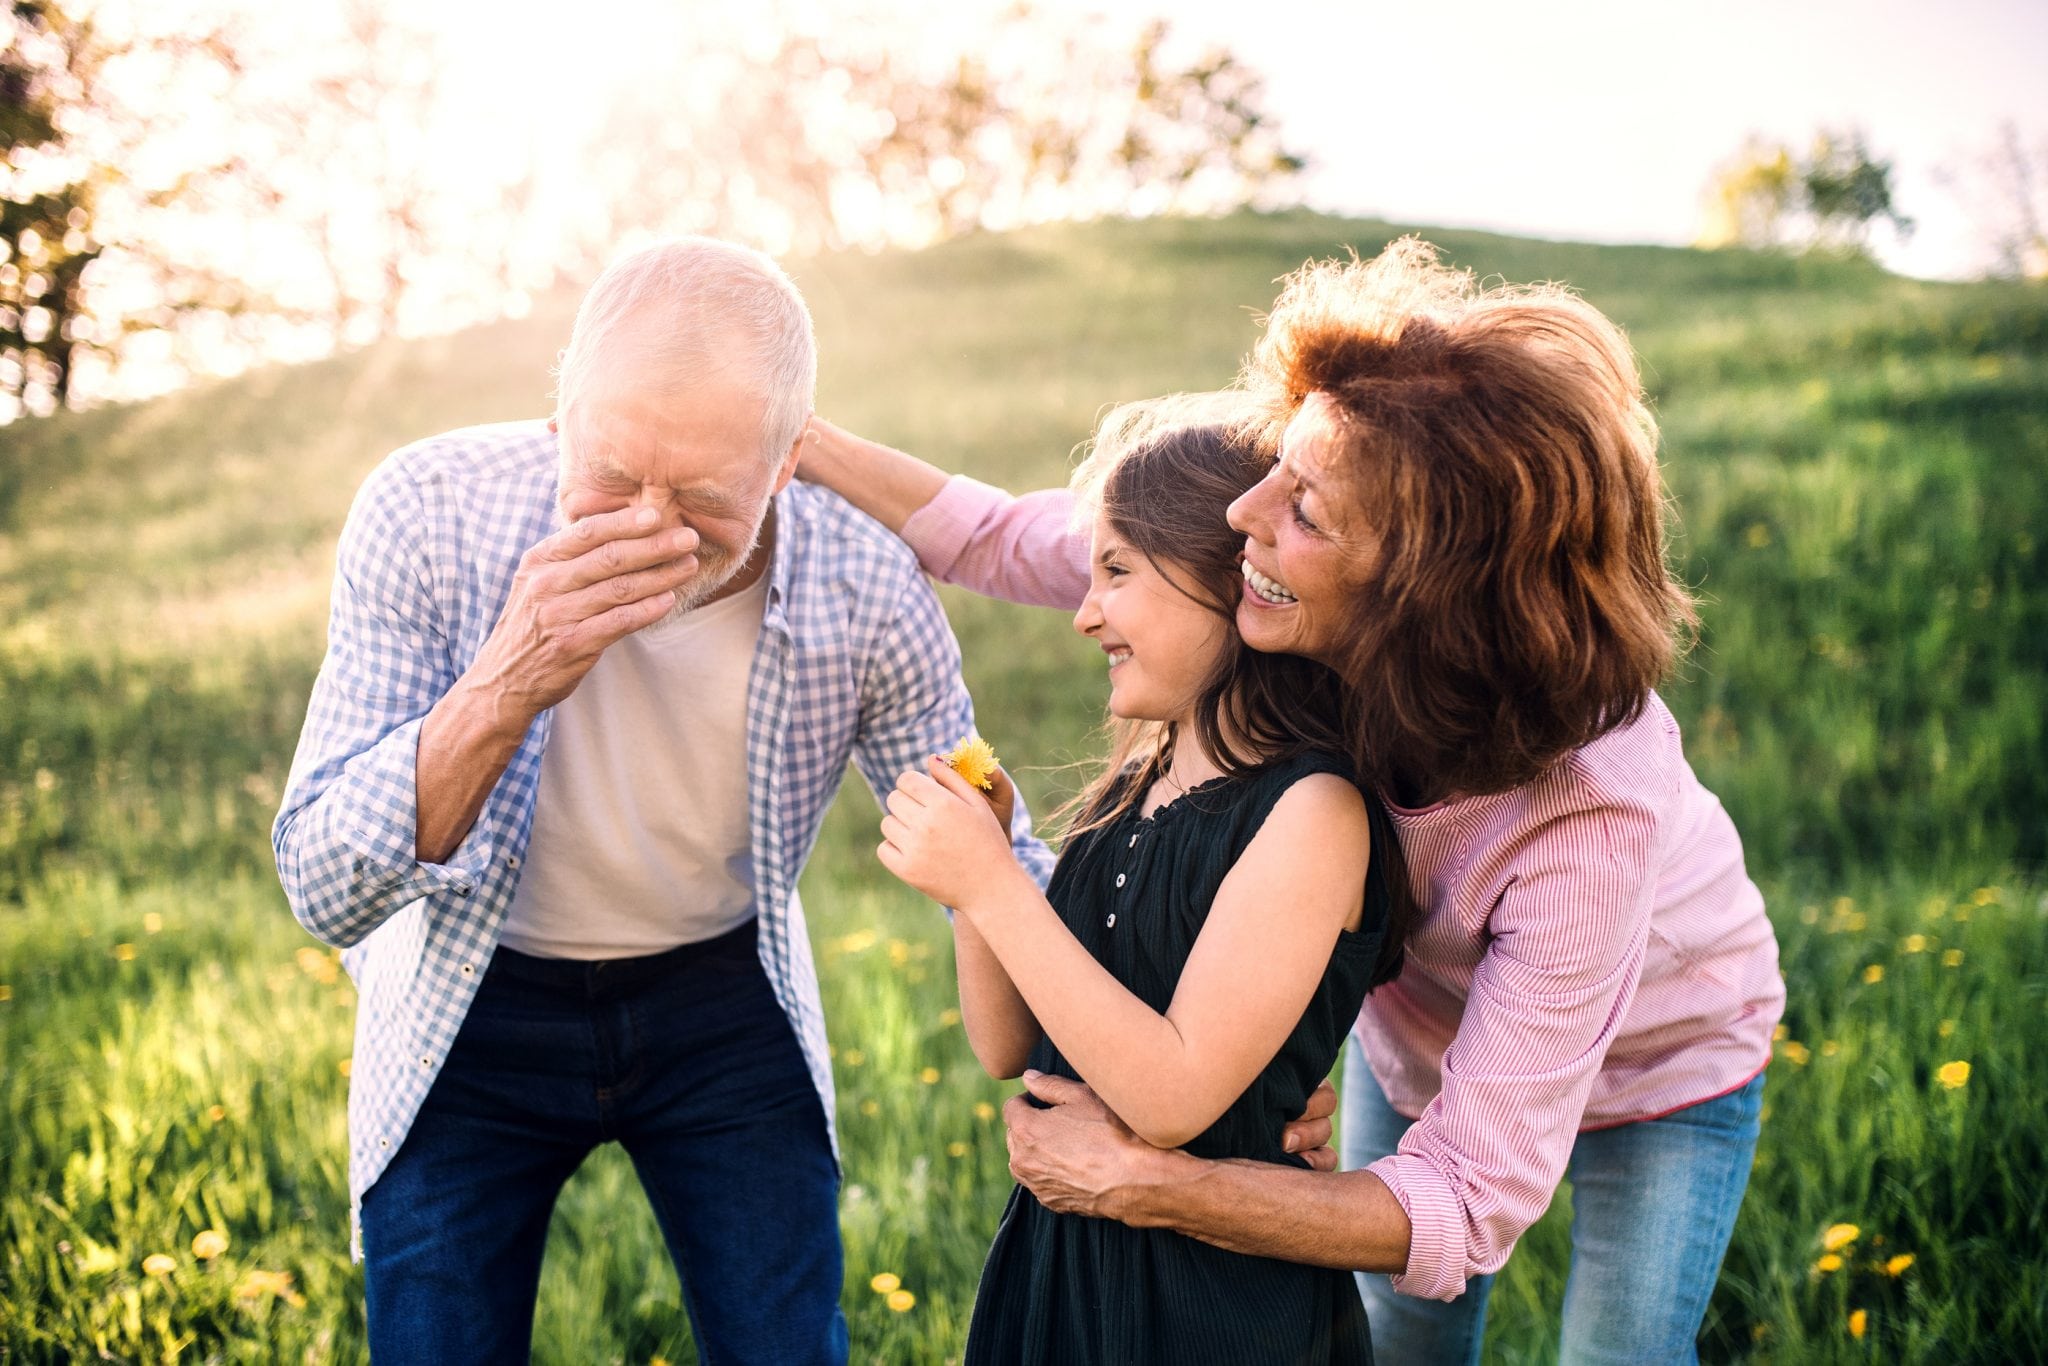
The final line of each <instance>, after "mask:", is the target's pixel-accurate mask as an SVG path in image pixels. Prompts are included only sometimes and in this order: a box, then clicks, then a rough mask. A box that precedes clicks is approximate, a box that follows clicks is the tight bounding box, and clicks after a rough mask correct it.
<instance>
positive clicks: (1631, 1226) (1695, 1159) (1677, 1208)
mask: <svg viewBox="0 0 2048 1366" xmlns="http://www.w3.org/2000/svg"><path fill="white" fill-rule="evenodd" d="M1763 1090H1764V1079H1763V1077H1762V1076H1758V1077H1757V1078H1756V1079H1755V1080H1754V1081H1752V1082H1750V1083H1749V1084H1748V1085H1746V1086H1744V1087H1742V1088H1740V1089H1739V1090H1736V1091H1732V1092H1730V1093H1729V1094H1727V1095H1725V1096H1719V1097H1716V1098H1715V1099H1713V1100H1708V1101H1702V1102H1701V1103H1699V1104H1698V1105H1691V1106H1687V1107H1686V1108H1685V1109H1683V1110H1679V1111H1677V1112H1675V1113H1673V1114H1669V1115H1665V1116H1664V1117H1663V1118H1661V1119H1649V1120H1642V1121H1640V1122H1638V1123H1635V1124H1624V1125H1621V1126H1620V1127H1618V1128H1613V1129H1601V1130H1599V1131H1597V1132H1594V1133H1590V1134H1580V1135H1579V1138H1578V1142H1576V1143H1575V1144H1573V1145H1572V1156H1571V1164H1570V1166H1569V1167H1568V1168H1567V1169H1566V1176H1567V1177H1568V1178H1569V1179H1570V1181H1571V1183H1572V1269H1571V1278H1570V1280H1569V1281H1568V1282H1567V1283H1566V1285H1565V1292H1564V1332H1563V1341H1562V1350H1561V1353H1560V1358H1559V1359H1560V1361H1561V1362H1562V1363H1563V1366H1582V1364H1584V1366H1591V1364H1592V1363H1606V1362H1614V1363H1617V1366H1620V1364H1621V1363H1627V1366H1651V1364H1652V1363H1666V1362H1675V1363H1690V1362H1696V1361H1698V1360H1699V1354H1698V1351H1697V1349H1696V1347H1695V1345H1694V1343H1695V1339H1697V1338H1698V1336H1699V1331H1700V1321H1701V1320H1702V1319H1704V1318H1705V1317H1706V1314H1707V1300H1708V1299H1709V1298H1710V1297H1711V1296H1712V1295H1713V1293H1714V1282H1715V1281H1716V1280H1717V1279H1718V1278H1719V1277H1720V1274H1721V1258H1722V1256H1723V1254H1725V1253H1726V1252H1727V1251H1728V1239H1729V1237H1730V1235H1732V1234H1733V1233H1734V1231H1735V1214H1736V1211H1737V1210H1739V1209H1740V1208H1741V1207H1742V1193H1743V1191H1744V1190H1746V1189H1747V1188H1748V1186H1749V1168H1750V1162H1751V1160H1752V1159H1753V1158H1754V1157H1755V1155H1756V1139H1757V1129H1758V1125H1759V1114H1760V1111H1761V1108H1762V1105H1763ZM1408 1124H1409V1121H1408V1120H1407V1119H1405V1118H1403V1117H1402V1116H1401V1114H1400V1113H1399V1112H1397V1111H1396V1110H1395V1109H1394V1107H1393V1106H1391V1105H1389V1104H1388V1103H1387V1098H1386V1095H1385V1093H1383V1092H1382V1091H1381V1090H1380V1088H1379V1083H1378V1082H1376V1081H1374V1080H1373V1075H1372V1069H1371V1068H1370V1067H1369V1066H1367V1065H1366V1061H1365V1058H1364V1055H1363V1054H1362V1053H1361V1052H1360V1050H1359V1047H1358V1041H1357V1040H1356V1039H1353V1040H1352V1041H1351V1043H1350V1045H1349V1049H1348V1053H1347V1055H1346V1058H1345V1063H1344V1114H1343V1131H1342V1132H1343V1139H1342V1144H1343V1147H1342V1152H1343V1159H1344V1167H1345V1169H1346V1170H1350V1169H1352V1168H1355V1167H1363V1166H1365V1165H1367V1164H1368V1163H1371V1162H1374V1161H1377V1160H1378V1159H1380V1158H1382V1157H1385V1156H1386V1155H1387V1154H1388V1153H1391V1152H1393V1151H1394V1149H1395V1148H1396V1147H1397V1146H1398V1145H1399V1144H1400V1142H1401V1135H1402V1134H1404V1133H1406V1132H1407V1130H1408ZM1358 1289H1359V1293H1360V1294H1362V1295H1363V1296H1364V1297H1365V1309H1366V1314H1367V1316H1368V1317H1369V1318H1370V1319H1371V1320H1372V1342H1373V1353H1374V1355H1375V1356H1377V1357H1378V1358H1379V1359H1380V1360H1381V1361H1384V1362H1388V1363H1399V1366H1411V1363H1412V1366H1438V1364H1439V1363H1441V1366H1467V1363H1470V1364H1471V1366H1477V1363H1478V1361H1479V1347H1480V1343H1481V1342H1482V1341H1483V1340H1484V1339H1485V1337H1486V1296H1487V1293H1488V1292H1489V1291H1490V1290H1492V1289H1493V1277H1491V1276H1474V1277H1472V1278H1471V1280H1469V1281H1468V1282H1467V1283H1466V1288H1465V1293H1464V1294H1462V1295H1460V1296H1459V1297H1458V1298H1457V1299H1455V1300H1451V1301H1449V1302H1445V1301H1443V1300H1425V1299H1417V1298H1415V1297H1414V1296H1412V1295H1397V1294H1395V1293H1394V1289H1393V1286H1392V1284H1391V1282H1390V1281H1389V1279H1388V1278H1387V1277H1385V1276H1380V1275H1368V1274H1365V1273H1360V1275H1359V1277H1358Z"/></svg>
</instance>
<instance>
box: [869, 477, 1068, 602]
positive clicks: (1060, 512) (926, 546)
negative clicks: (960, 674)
mask: <svg viewBox="0 0 2048 1366" xmlns="http://www.w3.org/2000/svg"><path fill="white" fill-rule="evenodd" d="M1073 517H1074V495H1073V494H1072V493H1071V492H1070V491H1068V490H1066V489H1041V490H1039V491H1038V492H1036V493H1026V494H1021V495H1019V494H1010V493H1006V492H1004V491H1003V490H1002V489H999V488H996V487H994V486H993V485H990V484H984V483H982V482H981V481H980V480H979V479H970V478H969V477H968V476H966V475H964V474H956V475H954V476H953V477H952V478H951V479H949V480H947V481H946V485H945V487H944V488H942V489H940V490H939V492H938V495H937V496H936V497H934V498H933V499H932V500H931V501H930V502H929V503H926V504H925V505H924V506H923V507H921V508H919V509H918V510H917V511H916V512H913V513H911V514H910V517H909V518H908V519H907V520H906V521H905V522H904V524H903V539H904V541H905V542H907V543H908V544H909V546H910V548H911V549H912V550H914V551H916V552H917V562H918V564H919V565H920V566H922V567H923V569H924V572H925V573H927V574H930V575H931V576H932V577H933V578H935V579H937V580H939V582H941V583H950V584H955V585H957V586H959V587H961V588H965V589H968V590H970V591H972V592H975V593H979V594H981V595H982V596H983V597H989V598H1001V599H1003V600H1004V601H1006V602H1015V603H1021V604H1022V605H1024V606H1026V607H1058V608H1062V609H1064V610H1066V611H1069V612H1071V611H1073V610H1074V609H1076V608H1078V607H1079V606H1080V605H1081V599H1083V598H1085V597H1086V596H1088V535H1087V533H1086V532H1085V531H1081V530H1076V529H1075V527H1074V526H1073Z"/></svg>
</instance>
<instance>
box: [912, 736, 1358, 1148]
mask: <svg viewBox="0 0 2048 1366" xmlns="http://www.w3.org/2000/svg"><path fill="white" fill-rule="evenodd" d="M889 811H890V815H889V817H888V819H887V820H885V821H884V822H883V832H884V834H885V835H886V836H887V838H888V842H887V843H886V844H884V846H883V849H882V861H883V863H884V864H885V865H886V866H888V868H889V870H890V871H891V872H893V873H895V874H896V875H897V876H899V877H901V878H903V879H904V880H905V881H906V882H909V883H911V884H912V885H913V886H915V887H917V888H918V889H919V890H921V891H923V892H925V893H926V894H927V895H930V896H933V897H936V898H938V899H939V900H942V901H945V902H947V903H948V904H950V905H952V906H954V907H955V908H956V910H957V912H958V914H959V915H961V916H963V917H965V918H966V919H968V920H969V921H971V922H972V924H973V927H974V929H975V930H976V931H977V932H979V933H980V935H981V936H982V938H983V939H984V940H985V941H986V943H987V945H988V947H989V949H990V950H991V951H992V952H993V953H994V955H995V957H996V958H997V960H998V961H999V962H1000V963H1001V965H1002V966H1003V968H1004V969H1005V970H1006V971H1007V973H1008V975H1009V977H1010V980H1011V981H1012V982H1013V983H1014V984H1015V986H1016V989H1017V992H1018V994H1019V995H1020V996H1021V997H1022V999H1023V1001H1024V1002H1025V1004H1026V1005H1027V1006H1028V1007H1029V1009H1030V1011H1031V1013H1032V1016H1033V1017H1034V1018H1035V1019H1036V1021H1037V1022H1038V1024H1039V1025H1040V1026H1041V1027H1042V1028H1043V1029H1044V1031H1045V1033H1046V1034H1047V1035H1048V1036H1049V1037H1050V1038H1051V1039H1052V1040H1053V1042H1054V1043H1055V1044H1057V1045H1058V1046H1059V1049H1060V1052H1061V1053H1062V1054H1064V1055H1065V1056H1066V1059H1067V1061H1068V1062H1070V1063H1072V1064H1073V1066H1074V1069H1075V1070H1076V1071H1077V1072H1079V1073H1080V1074H1081V1075H1082V1076H1083V1077H1084V1078H1086V1079H1087V1081H1088V1084H1089V1085H1090V1086H1091V1087H1093V1088H1094V1090H1095V1092H1096V1094H1098V1095H1099V1096H1101V1097H1102V1099H1103V1101H1104V1102H1105V1103H1106V1104H1107V1105H1108V1106H1109V1107H1110V1109H1112V1110H1114V1111H1115V1112H1116V1113H1117V1115H1118V1116H1120V1117H1121V1118H1122V1119H1123V1121H1124V1122H1125V1123H1126V1124H1128V1125H1129V1126H1130V1127H1131V1129H1132V1131H1133V1132H1135V1133H1136V1134H1137V1135H1138V1136H1139V1137H1140V1138H1142V1139H1144V1140H1145V1141H1146V1142H1148V1143H1151V1144H1153V1145H1155V1146H1157V1147H1162V1148H1174V1147H1179V1146H1180V1145H1181V1144H1183V1143H1186V1142H1188V1141H1189V1140H1190V1139H1192V1138H1194V1137H1195V1136H1196V1135H1198V1134H1200V1133H1201V1132H1202V1131H1203V1130H1204V1129H1206V1128H1208V1127H1209V1126H1210V1125H1211V1124H1213V1123H1215V1121H1216V1119H1217V1117H1218V1116H1220V1115H1221V1114H1222V1113H1223V1112H1224V1110H1226V1109H1227V1108H1229V1106H1230V1103H1231V1102H1232V1101H1234V1100H1235V1099H1236V1098H1237V1097H1238V1096H1239V1095H1241V1094H1243V1092H1244V1090H1245V1088H1246V1087H1247V1086H1249V1085H1251V1083H1252V1081H1253V1079H1254V1078H1256V1077H1257V1076H1258V1073H1259V1071H1260V1069H1261V1068H1263V1067H1265V1066H1266V1064H1267V1063H1269V1062H1271V1061H1272V1059H1273V1055H1274V1054H1275V1053H1277V1052H1278V1051H1279V1050H1280V1046H1281V1044H1283V1043H1284V1042H1285V1041H1286V1039H1287V1035H1288V1033H1289V1032H1290V1031H1291V1030H1292V1029H1293V1028H1294V1026H1295V1025H1296V1024H1297V1023H1299V1021H1300V1019H1301V1014H1302V1011H1303V1010H1305V1009H1306V1008H1307V1006H1308V1003H1309V1000H1310V998H1311V997H1312V996H1313V995H1314V994H1315V989H1316V986H1317V984H1318V983H1319V982H1320V981H1321V980H1322V977H1323V973H1324V971H1325V970H1326V969H1327V968H1328V966H1329V961H1330V954H1331V952H1332V950H1333V948H1334V947H1335V945H1336V942H1337V936H1338V933H1339V932H1340V931H1341V930H1342V929H1344V928H1345V926H1346V925H1347V924H1355V923H1356V922H1357V918H1358V915H1359V913H1360V909H1361V906H1362V904H1363V900H1364V894H1365V870H1366V862H1367V859H1368V857H1369V841H1370V838H1371V836H1370V832H1369V829H1368V827H1367V823H1366V814H1365V802H1364V799H1363V798H1362V797H1360V796H1359V794H1358V791H1357V789H1356V788H1354V787H1353V786H1352V785H1351V784H1350V783H1348V782H1345V781H1344V780H1343V779H1341V778H1338V777H1335V776H1333V775H1329V774H1317V775H1313V776H1311V777H1308V778H1305V779H1303V780H1302V781H1300V782H1298V783H1296V784H1295V785H1294V786H1293V787H1291V788H1289V789H1288V790H1287V792H1286V793H1284V794H1283V795H1282V796H1281V798H1280V800H1279V802H1278V803H1276V804H1275V805H1274V808H1273V810H1272V812H1271V813H1270V814H1269V815H1268V817H1267V819H1266V822H1265V824H1264V826H1262V827H1261V828H1260V830H1259V833H1258V834H1257V835H1256V836H1255V837H1254V838H1253V840H1252V842H1251V844H1250V845H1249V846H1248V847H1247V848H1246V850H1245V852H1244V854H1243V856H1242V857H1240V858H1239V859H1238V861H1237V864H1236V866H1235V867H1233V868H1232V869H1231V870H1230V873H1229V875H1228V876H1227V877H1225V879H1224V881H1223V886H1222V888H1221V889H1220V890H1219V891H1218V892H1217V895H1216V901H1215V903H1214V905H1213V906H1211V908H1210V911H1209V916H1208V919H1207V921H1206V922H1205V923H1204V925H1203V927H1202V932H1201V935H1200V936H1199V937H1198V938H1197V939H1196V941H1195V947H1194V950H1193V952H1192V953H1191V954H1190V955H1189V957H1188V962H1187V966H1186V967H1185V968H1184V969H1183V970H1182V973H1181V978H1180V985H1179V987H1178V988H1177V989H1176V990H1175V992H1174V998H1173V1001H1172V1003H1171V1004H1169V1005H1168V1007H1167V1009H1166V1012H1165V1013H1164V1014H1160V1013H1159V1012H1157V1011H1154V1010H1153V1009H1151V1008H1150V1007H1149V1006H1147V1005H1146V1004H1145V1003H1144V1002H1143V1001H1140V1000H1139V999H1138V998H1137V997H1135V996H1133V995H1132V994H1131V993H1130V992H1129V991H1128V990H1127V989H1126V988H1125V987H1124V986H1123V984H1122V983H1120V982H1118V981H1117V980H1116V978H1115V977H1113V976H1111V975H1110V973H1109V971H1108V970H1107V969H1105V968H1104V967H1103V966H1102V965H1101V964H1100V963H1098V962H1096V961H1095V959H1094V958H1093V957H1091V956H1090V955H1089V953H1088V951H1087V950H1086V949H1084V948H1083V947H1082V946H1081V944H1080V941H1078V940H1076V939H1075V938H1074V937H1073V935H1072V934H1070V933H1069V932H1068V931H1067V928H1066V926H1065V925H1064V924H1063V923H1061V921H1060V919H1059V916H1058V914H1057V913H1056V912H1054V910H1053V909H1052V906H1051V905H1050V904H1049V903H1047V901H1046V899H1045V897H1044V895H1043V894H1042V893H1041V892H1040V891H1039V890H1038V887H1037V885H1036V884H1035V883H1033V882H1032V881H1031V879H1030V878H1029V877H1028V876H1026V875H1025V874H1024V872H1023V870H1022V869H1021V868H1019V867H1018V866H1017V864H1016V862H1015V860H1014V859H1012V858H1011V857H1010V856H1009V852H1008V846H1007V844H1006V843H1005V842H1004V841H1003V839H1002V832H1001V830H999V829H998V828H997V826H996V823H995V820H994V818H993V817H992V816H990V815H989V814H988V811H987V807H986V804H984V803H981V802H980V801H979V799H978V798H976V797H974V796H973V789H971V788H969V787H967V786H966V784H965V783H962V782H960V781H959V780H958V776H957V775H955V774H953V773H952V772H951V771H950V770H944V771H938V770H936V769H935V770H934V771H933V773H932V774H931V776H929V777H927V776H924V775H915V774H912V775H906V776H905V778H904V780H903V782H902V783H900V784H899V785H898V786H897V789H896V791H895V792H894V793H893V794H891V796H890V799H889Z"/></svg>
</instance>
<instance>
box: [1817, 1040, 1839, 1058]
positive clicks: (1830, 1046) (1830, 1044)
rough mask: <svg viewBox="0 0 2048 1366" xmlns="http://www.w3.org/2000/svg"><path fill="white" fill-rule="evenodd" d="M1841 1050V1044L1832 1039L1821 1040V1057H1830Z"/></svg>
mask: <svg viewBox="0 0 2048 1366" xmlns="http://www.w3.org/2000/svg"><path fill="white" fill-rule="evenodd" d="M1841 1051H1842V1045H1840V1044H1838V1043H1836V1042H1835V1041H1834V1040H1833V1039H1825V1040H1823V1041H1822V1042H1821V1046H1820V1055H1821V1056H1822V1057H1823V1058H1832V1057H1834V1056H1835V1054H1837V1053H1839V1052H1841Z"/></svg>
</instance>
